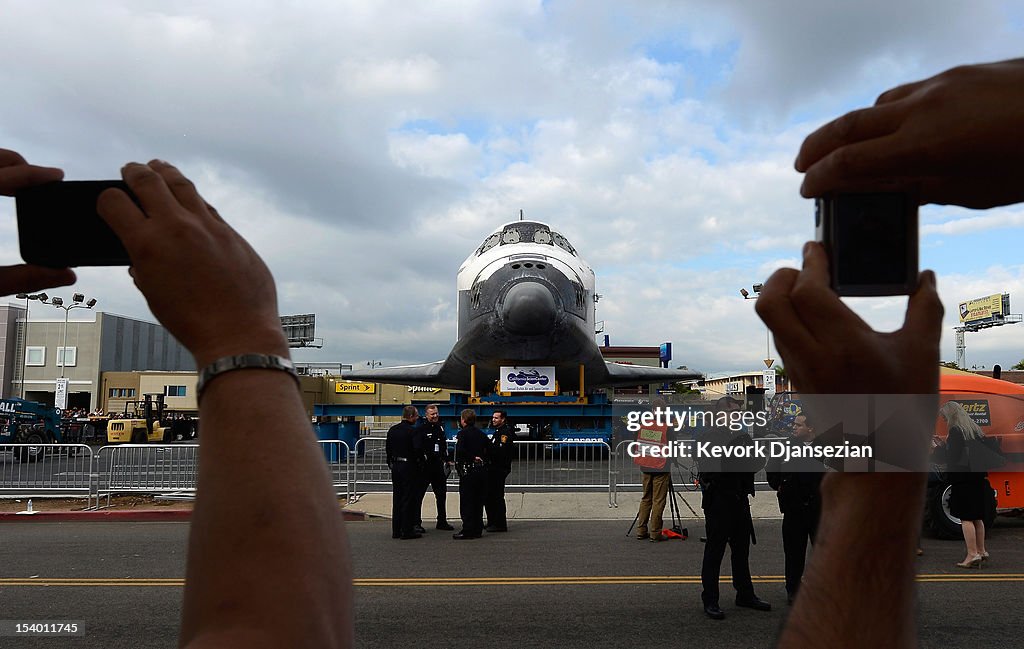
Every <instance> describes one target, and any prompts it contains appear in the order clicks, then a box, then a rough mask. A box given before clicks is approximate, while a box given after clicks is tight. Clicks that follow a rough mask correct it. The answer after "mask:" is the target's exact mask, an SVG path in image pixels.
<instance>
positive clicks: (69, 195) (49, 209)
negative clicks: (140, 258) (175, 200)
mask: <svg viewBox="0 0 1024 649" xmlns="http://www.w3.org/2000/svg"><path fill="white" fill-rule="evenodd" d="M111 187H116V188H118V189H122V190H124V191H126V192H128V195H129V196H132V194H131V192H129V191H128V186H127V185H126V184H125V183H124V182H123V181H120V180H79V181H76V180H72V181H60V182H54V183H47V184H45V185H37V186H35V187H29V188H27V189H23V190H21V191H19V192H18V193H17V194H16V196H15V199H16V203H17V211H18V241H19V244H20V246H21V257H22V259H24V260H25V262H26V263H29V264H39V265H41V266H50V267H53V268H64V267H68V266H71V267H74V266H128V265H130V264H131V260H129V258H128V252H127V251H126V250H125V249H124V245H123V244H122V243H121V240H120V239H119V238H118V237H117V235H116V234H114V231H113V230H111V229H110V226H108V225H107V224H106V222H105V221H104V220H103V219H102V218H101V217H100V215H99V214H98V213H97V212H96V199H97V198H99V195H100V194H101V193H103V191H104V190H106V189H109V188H111ZM133 200H134V197H133Z"/></svg>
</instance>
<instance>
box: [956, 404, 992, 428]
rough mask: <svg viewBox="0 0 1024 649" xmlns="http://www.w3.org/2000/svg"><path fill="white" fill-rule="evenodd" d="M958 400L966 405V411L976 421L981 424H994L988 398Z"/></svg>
mask: <svg viewBox="0 0 1024 649" xmlns="http://www.w3.org/2000/svg"><path fill="white" fill-rule="evenodd" d="M957 402H958V403H959V404H960V405H961V406H963V407H964V412H966V413H967V415H968V416H969V417H970V418H971V419H973V420H974V423H976V424H978V425H979V426H991V425H992V414H991V411H990V410H989V407H988V400H986V399H972V400H963V401H960V400H958V401H957Z"/></svg>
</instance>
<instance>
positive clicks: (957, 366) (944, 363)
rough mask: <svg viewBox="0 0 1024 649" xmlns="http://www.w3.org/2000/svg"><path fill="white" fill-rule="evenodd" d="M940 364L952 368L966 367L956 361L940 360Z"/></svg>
mask: <svg viewBox="0 0 1024 649" xmlns="http://www.w3.org/2000/svg"><path fill="white" fill-rule="evenodd" d="M939 365H941V366H942V367H948V368H949V369H951V370H962V369H964V368H962V367H960V366H959V365H957V364H956V363H954V362H953V361H940V362H939Z"/></svg>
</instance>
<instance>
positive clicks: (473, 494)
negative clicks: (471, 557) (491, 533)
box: [452, 408, 488, 540]
mask: <svg viewBox="0 0 1024 649" xmlns="http://www.w3.org/2000/svg"><path fill="white" fill-rule="evenodd" d="M461 420H462V430H460V431H459V434H458V437H457V442H456V444H455V468H456V470H458V472H459V513H460V514H461V516H462V529H461V530H460V531H459V532H457V533H456V534H453V535H452V538H453V539H457V540H462V539H478V538H480V537H481V536H482V535H483V530H484V511H483V510H484V490H485V489H486V488H487V476H486V466H485V462H486V460H487V450H488V449H487V447H488V441H487V435H484V432H483V431H482V430H480V429H479V428H477V427H476V412H474V411H473V410H471V409H469V408H466V409H465V410H463V411H462V417H461Z"/></svg>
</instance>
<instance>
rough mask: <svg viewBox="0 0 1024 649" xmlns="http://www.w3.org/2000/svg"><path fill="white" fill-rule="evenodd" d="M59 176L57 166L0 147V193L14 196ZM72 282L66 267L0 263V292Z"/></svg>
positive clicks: (0, 194)
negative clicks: (33, 161)
mask: <svg viewBox="0 0 1024 649" xmlns="http://www.w3.org/2000/svg"><path fill="white" fill-rule="evenodd" d="M63 177H64V172H63V171H61V170H60V169H56V168H53V167H37V166H35V165H30V164H29V163H28V162H26V161H25V158H23V157H21V155H20V154H18V153H17V152H15V151H9V150H7V149H0V196H14V194H15V192H17V191H18V190H20V189H24V188H25V187H32V186H33V185H41V184H43V183H49V182H54V181H57V180H60V179H61V178H63ZM74 283H75V273H74V272H73V271H72V270H71V269H70V268H46V267H45V266H34V265H31V264H17V265H15V266H0V295H13V294H15V293H32V292H34V291H38V290H40V289H44V288H54V287H57V286H68V285H70V284H74Z"/></svg>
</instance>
